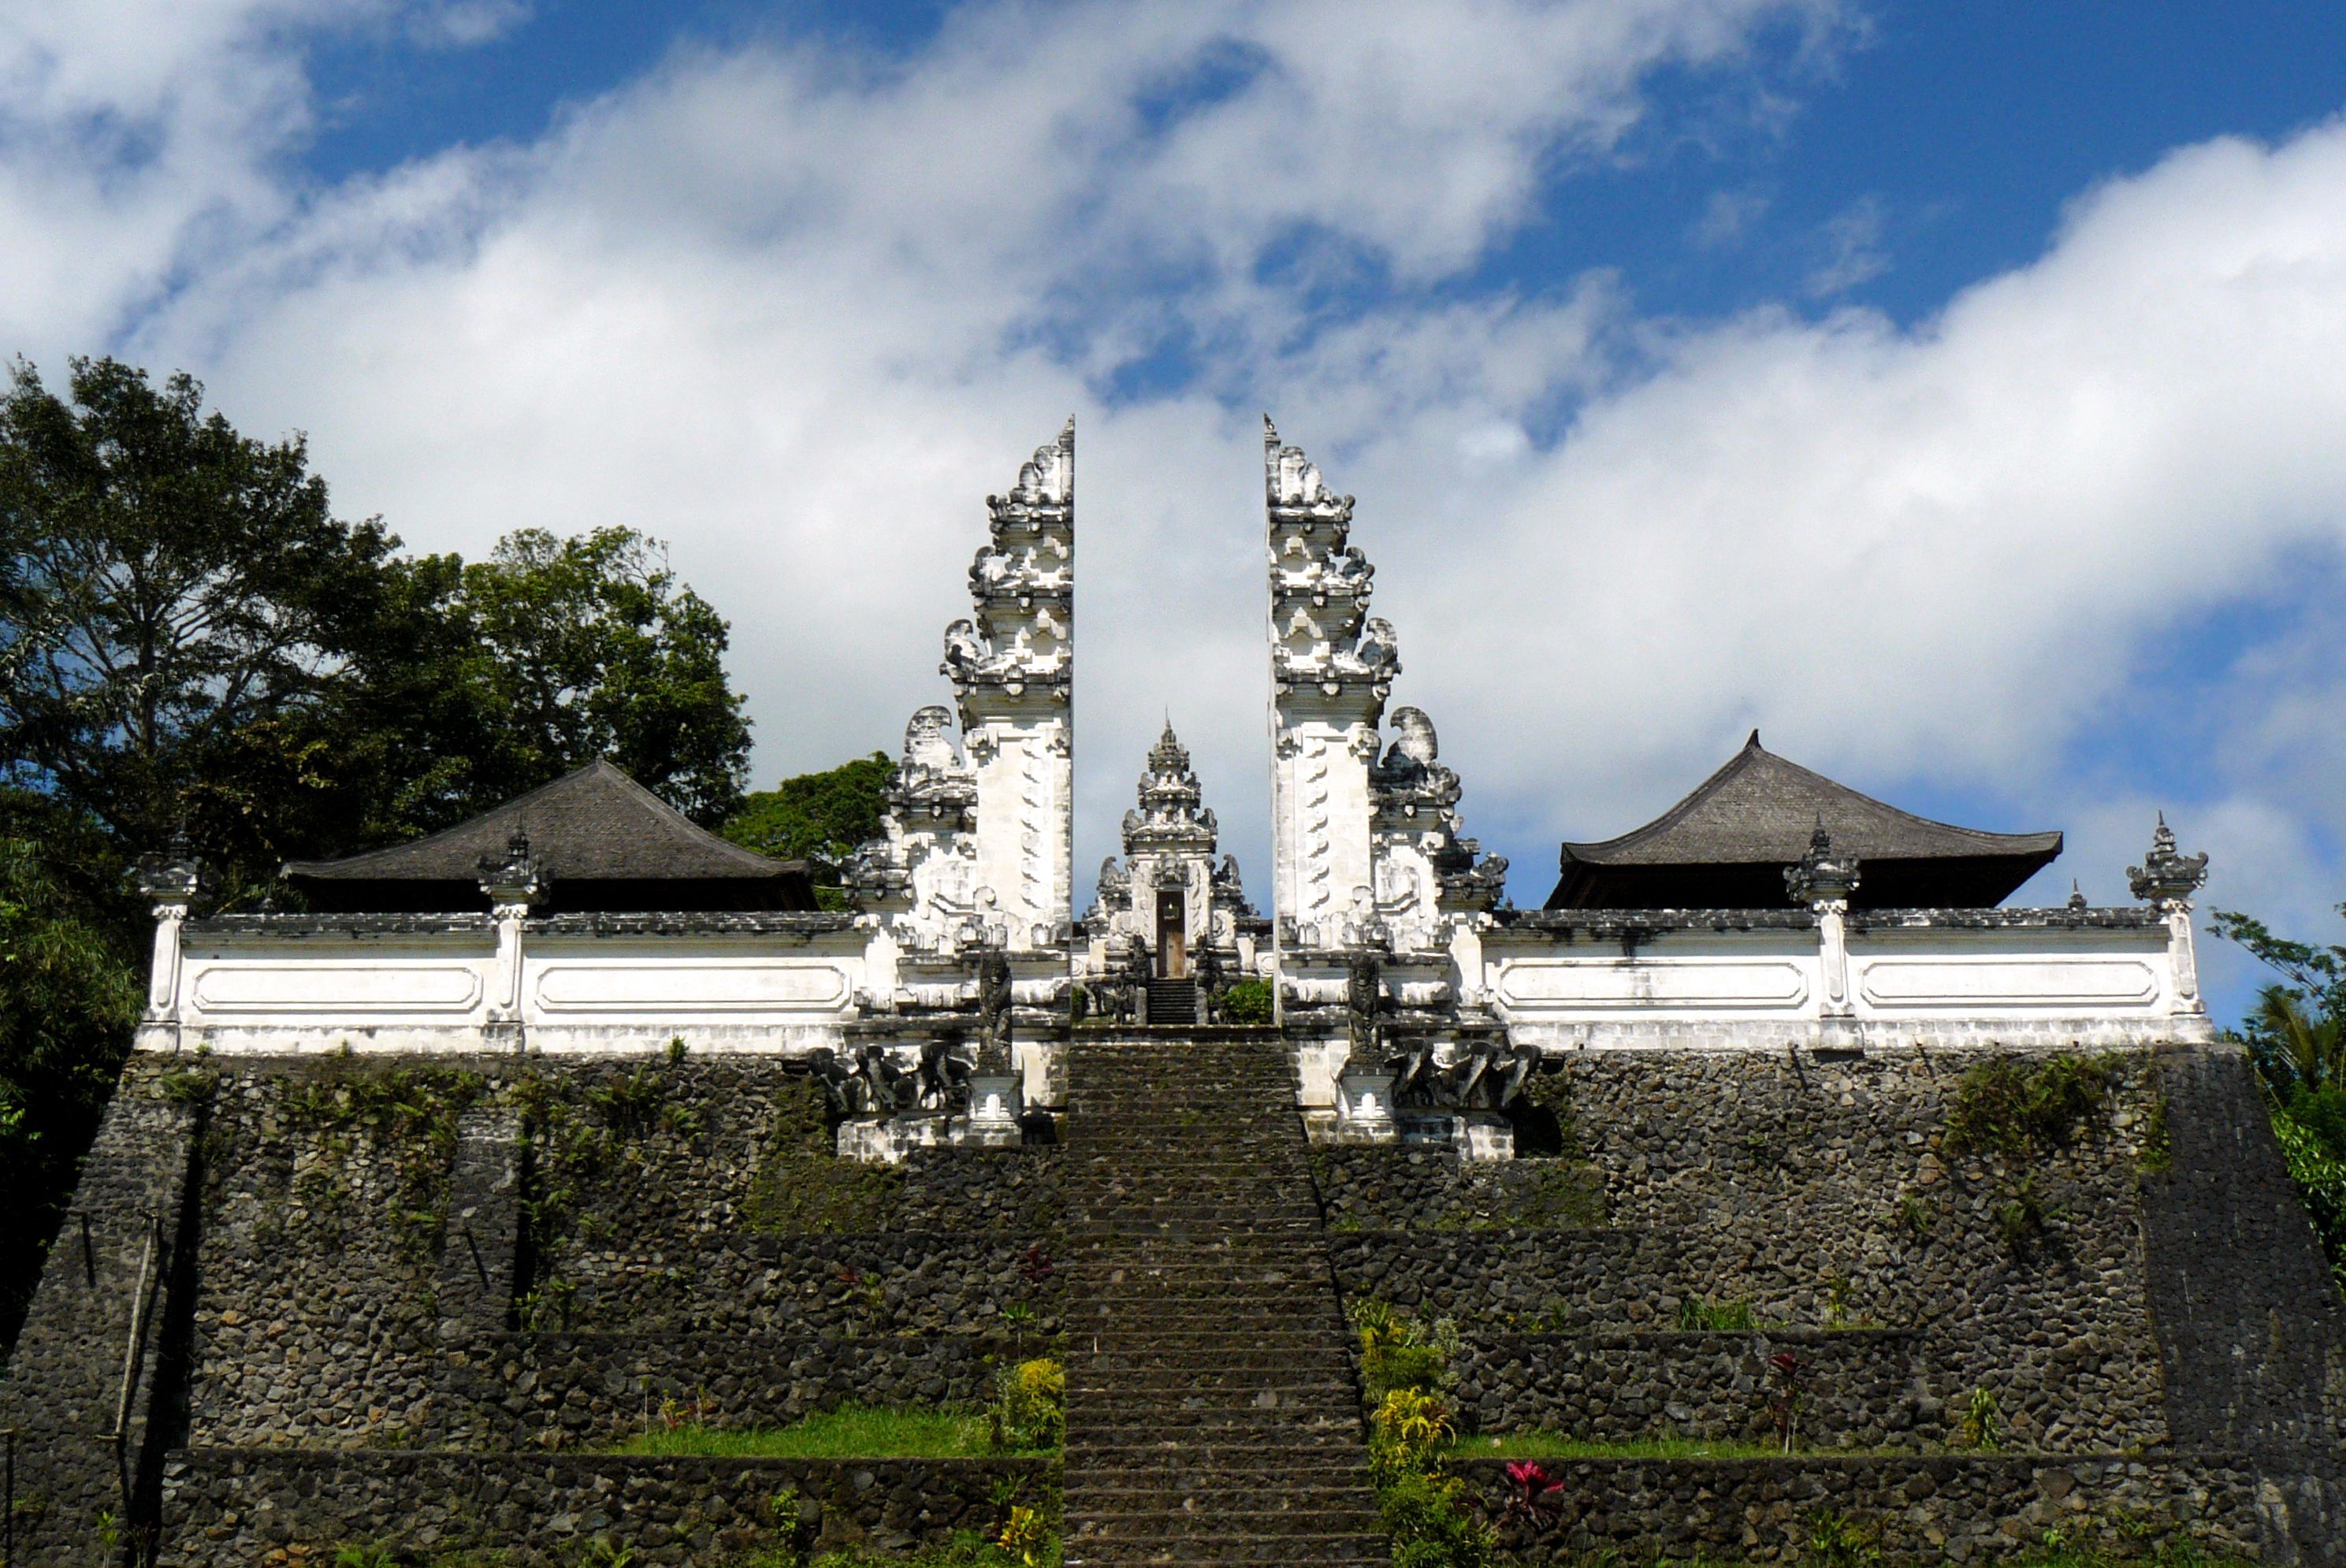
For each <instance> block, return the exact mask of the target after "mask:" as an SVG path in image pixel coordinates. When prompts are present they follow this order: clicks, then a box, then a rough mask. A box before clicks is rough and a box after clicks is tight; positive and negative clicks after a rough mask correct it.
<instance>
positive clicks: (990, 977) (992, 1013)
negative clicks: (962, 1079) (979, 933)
mask: <svg viewBox="0 0 2346 1568" xmlns="http://www.w3.org/2000/svg"><path fill="white" fill-rule="evenodd" d="M977 1065H978V1071H980V1072H982V1073H994V1074H1001V1073H1007V1072H1009V1071H1010V955H1009V954H1007V953H1005V952H1003V951H1002V950H1001V949H1000V948H998V947H989V948H987V949H986V950H985V951H984V952H983V953H981V954H980V955H979V956H978V960H977Z"/></svg>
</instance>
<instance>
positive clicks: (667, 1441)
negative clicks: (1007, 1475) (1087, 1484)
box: [616, 1405, 1056, 1459]
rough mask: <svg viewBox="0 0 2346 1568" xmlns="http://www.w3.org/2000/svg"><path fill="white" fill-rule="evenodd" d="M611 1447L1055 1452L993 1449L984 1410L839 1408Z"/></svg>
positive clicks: (737, 1451)
mask: <svg viewBox="0 0 2346 1568" xmlns="http://www.w3.org/2000/svg"><path fill="white" fill-rule="evenodd" d="M1055 1446H1056V1445H1055ZM616 1451H617V1452H619V1453H648V1454H663V1455H686V1456H690V1457H694V1458H708V1459H984V1458H985V1457H987V1456H989V1455H993V1454H999V1453H1003V1452H1005V1450H1003V1449H998V1448H995V1447H994V1443H993V1441H992V1438H991V1432H990V1424H989V1422H988V1421H987V1420H986V1416H985V1412H984V1411H982V1410H882V1409H878V1408H875V1407H873V1406H871V1405H841V1406H840V1407H839V1408H838V1409H837V1410H825V1411H823V1412H822V1413H821V1414H820V1415H811V1416H809V1417H807V1418H806V1419H805V1420H801V1421H794V1422H792V1423H791V1424H790V1425H789V1426H786V1427H705V1426H698V1425H689V1424H688V1425H678V1426H658V1427H653V1428H652V1429H651V1430H649V1431H643V1432H638V1433H637V1434H636V1436H634V1437H632V1438H630V1439H628V1440H627V1442H625V1443H623V1444H622V1445H620V1447H619V1448H618V1449H617V1450H616ZM1007 1451H1008V1452H1012V1453H1048V1452H1052V1451H1054V1449H1046V1448H1040V1447H1020V1448H1013V1449H1009V1450H1007Z"/></svg>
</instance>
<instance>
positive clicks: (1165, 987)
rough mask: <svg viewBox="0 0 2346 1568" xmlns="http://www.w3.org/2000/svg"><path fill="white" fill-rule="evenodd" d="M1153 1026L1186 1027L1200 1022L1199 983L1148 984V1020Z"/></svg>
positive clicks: (1152, 981) (1161, 981)
mask: <svg viewBox="0 0 2346 1568" xmlns="http://www.w3.org/2000/svg"><path fill="white" fill-rule="evenodd" d="M1197 1022H1198V983H1197V982H1196V981H1195V980H1193V979H1187V978H1184V979H1181V980H1167V979H1164V978H1163V977H1162V976H1154V977H1151V979H1150V980H1149V982H1148V1023H1151V1024H1152V1025H1161V1024H1168V1023H1169V1024H1174V1025H1177V1026H1178V1025H1186V1024H1191V1023H1197Z"/></svg>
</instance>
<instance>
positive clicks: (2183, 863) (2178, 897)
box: [2127, 811, 2208, 911]
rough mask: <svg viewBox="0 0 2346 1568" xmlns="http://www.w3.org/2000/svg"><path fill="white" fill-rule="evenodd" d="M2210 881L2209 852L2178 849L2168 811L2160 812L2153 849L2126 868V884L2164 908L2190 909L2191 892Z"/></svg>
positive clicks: (2151, 903) (2139, 895) (2160, 907)
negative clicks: (2140, 860)
mask: <svg viewBox="0 0 2346 1568" xmlns="http://www.w3.org/2000/svg"><path fill="white" fill-rule="evenodd" d="M2207 881H2208V855H2207V851H2206V850H2201V851H2200V852H2199V853H2198V854H2196V855H2186V854H2182V853H2179V852H2178V850H2177V849H2176V847H2175V830H2173V829H2172V828H2169V827H2168V825H2167V813H2166V812H2165V811H2161V812H2159V814H2158V826H2157V828H2156V829H2154V830H2152V832H2151V835H2150V852H2149V853H2148V854H2147V855H2145V856H2144V857H2143V858H2142V864H2140V865H2138V866H2128V867H2127V889H2128V890H2129V891H2132V892H2133V894H2134V896H2135V897H2137V898H2138V899H2140V900H2142V901H2143V902H2145V903H2147V904H2150V905H2152V906H2154V907H2156V908H2157V909H2159V910H2160V911H2176V910H2188V909H2189V908H2190V907H2191V895H2192V894H2193V893H2195V892H2198V891H2199V890H2200V888H2201V887H2203V886H2205V885H2206V883H2207Z"/></svg>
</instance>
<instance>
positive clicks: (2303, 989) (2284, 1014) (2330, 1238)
mask: <svg viewBox="0 0 2346 1568" xmlns="http://www.w3.org/2000/svg"><path fill="white" fill-rule="evenodd" d="M2340 912H2341V914H2346V905H2341V906H2340ZM2210 929H2211V930H2212V931H2213V932H2215V933H2216V934H2217V935H2219V936H2222V937H2226V938H2229V940H2231V941H2233V942H2238V943H2239V944H2240V946H2242V947H2243V948H2245V949H2247V950H2248V951H2249V953H2251V954H2252V955H2254V956H2255V957H2256V958H2257V959H2258V960H2259V962H2262V963H2264V964H2265V965H2266V966H2267V967H2268V968H2270V969H2271V970H2272V971H2273V972H2275V973H2277V974H2279V975H2280V977H2281V978H2280V981H2279V982H2277V983H2274V984H2271V985H2268V986H2266V987H2265V988H2264V989H2263V990H2262V991H2260V992H2259V993H2257V1003H2256V1005H2255V1006H2254V1007H2252V1008H2250V1009H2249V1013H2248V1015H2247V1016H2246V1017H2245V1018H2243V1019H2242V1020H2241V1021H2240V1027H2239V1031H2238V1032H2237V1035H2236V1037H2237V1038H2239V1039H2240V1040H2242V1041H2244V1042H2245V1043H2246V1044H2247V1045H2248V1047H2249V1056H2250V1058H2251V1059H2252V1060H2253V1061H2254V1062H2255V1063H2256V1067H2257V1075H2258V1077H2259V1079H2260V1080H2261V1081H2262V1083H2263V1084H2264V1086H2265V1095H2266V1099H2267V1101H2268V1103H2269V1104H2270V1108H2271V1112H2272V1123H2273V1134H2274V1135H2275V1136H2276V1137H2277V1138H2278V1139H2279V1140H2280V1146H2281V1153H2282V1154H2283V1155H2284V1156H2286V1157H2287V1159H2288V1161H2289V1171H2290V1177H2291V1179H2292V1180H2294V1181H2295V1182H2296V1184H2297V1187H2298V1191H2299V1193H2300V1195H2301V1196H2303V1197H2304V1199H2305V1205H2306V1208H2307V1210H2308V1212H2309V1213H2310V1214H2311V1215H2312V1216H2313V1222H2314V1228H2315V1229H2316V1230H2317V1231H2319V1232H2320V1233H2321V1244H2322V1247H2323V1249H2324V1250H2325V1251H2326V1252H2327V1253H2328V1254H2329V1256H2330V1268H2331V1274H2332V1275H2334V1276H2335V1277H2337V1278H2338V1279H2339V1281H2340V1283H2341V1286H2346V947H2340V946H2335V945H2331V946H2322V945H2319V944H2316V943H2311V942H2297V941H2294V940H2292V939H2290V938H2288V937H2282V936H2276V935H2274V934H2273V932H2272V931H2271V930H2270V928H2268V927H2267V926H2266V925H2265V924H2264V922H2262V921H2258V920H2254V919H2251V918H2250V917H2249V916H2247V915H2245V914H2241V913H2239V911H2234V910H2218V911H2215V924H2214V925H2213V926H2212V927H2211V928H2210Z"/></svg>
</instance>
